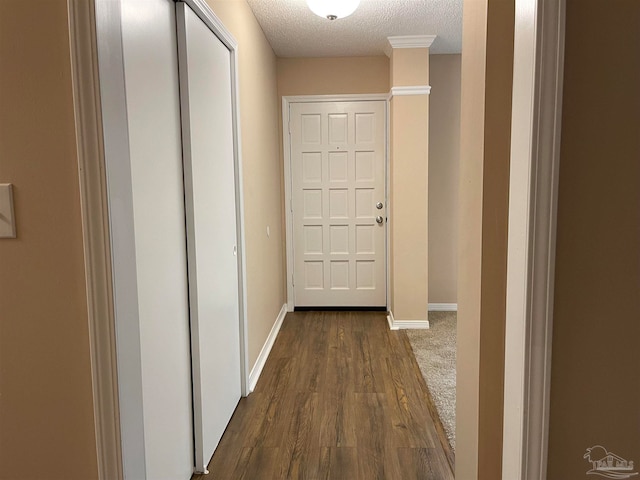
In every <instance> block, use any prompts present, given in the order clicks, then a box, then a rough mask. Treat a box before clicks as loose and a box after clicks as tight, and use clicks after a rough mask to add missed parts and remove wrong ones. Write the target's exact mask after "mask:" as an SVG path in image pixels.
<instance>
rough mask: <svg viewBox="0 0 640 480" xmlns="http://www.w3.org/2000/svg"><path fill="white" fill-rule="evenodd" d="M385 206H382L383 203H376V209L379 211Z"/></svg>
mask: <svg viewBox="0 0 640 480" xmlns="http://www.w3.org/2000/svg"><path fill="white" fill-rule="evenodd" d="M383 206H384V205H382V202H378V203H376V208H377V209H378V210H382V207H383Z"/></svg>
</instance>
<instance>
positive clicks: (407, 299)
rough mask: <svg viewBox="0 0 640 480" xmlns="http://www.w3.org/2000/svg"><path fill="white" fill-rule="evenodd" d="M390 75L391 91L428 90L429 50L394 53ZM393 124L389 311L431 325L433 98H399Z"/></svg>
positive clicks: (394, 104) (391, 107) (393, 105)
mask: <svg viewBox="0 0 640 480" xmlns="http://www.w3.org/2000/svg"><path fill="white" fill-rule="evenodd" d="M389 74H390V81H391V86H392V87H397V86H420V85H429V49H428V48H401V49H394V50H393V52H392V54H391V64H390V72H389ZM389 120H390V123H391V135H390V139H389V140H390V145H389V153H390V158H389V165H390V170H391V172H390V173H391V174H390V186H391V191H390V192H389V193H390V195H389V197H390V202H391V216H390V228H391V235H390V236H391V250H390V251H391V258H390V261H389V263H390V265H391V275H390V281H391V288H390V290H391V302H390V303H391V305H390V309H391V311H392V313H393V316H394V318H395V319H396V320H401V321H402V320H426V319H427V303H428V278H427V277H428V275H427V273H428V263H427V262H428V259H427V251H428V248H427V238H428V219H427V210H428V185H429V168H428V167H429V135H428V134H426V133H427V132H429V96H428V95H417V96H413V95H411V96H394V97H393V98H392V99H391V102H390V103H389Z"/></svg>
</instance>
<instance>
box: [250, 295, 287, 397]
mask: <svg viewBox="0 0 640 480" xmlns="http://www.w3.org/2000/svg"><path fill="white" fill-rule="evenodd" d="M286 315H287V304H286V303H285V304H284V305H282V308H281V309H280V313H278V317H277V318H276V321H275V323H274V324H273V327H271V331H270V332H269V335H268V336H267V340H266V341H265V342H264V345H263V346H262V350H260V355H258V359H257V360H256V363H255V364H254V365H253V368H252V369H251V373H250V374H249V393H251V392H253V390H254V389H255V388H256V384H257V383H258V379H259V378H260V374H261V373H262V369H263V368H264V364H265V363H266V362H267V358H268V357H269V353H271V349H272V348H273V344H274V343H275V341H276V337H277V336H278V332H279V331H280V327H282V322H283V321H284V317H285V316H286Z"/></svg>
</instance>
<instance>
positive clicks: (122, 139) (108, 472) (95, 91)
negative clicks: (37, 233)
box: [68, 0, 249, 480]
mask: <svg viewBox="0 0 640 480" xmlns="http://www.w3.org/2000/svg"><path fill="white" fill-rule="evenodd" d="M183 1H184V3H186V4H188V5H189V6H190V7H191V9H192V10H193V11H194V12H195V13H196V14H197V15H198V16H199V17H200V18H201V19H202V20H203V21H204V22H205V23H206V24H207V25H208V26H209V28H210V29H211V30H212V31H213V32H214V33H215V34H216V35H217V36H218V38H219V39H220V40H221V41H222V42H223V43H224V44H225V45H226V46H227V48H229V50H230V52H231V62H232V66H231V70H232V90H233V98H232V105H233V135H234V153H235V155H234V157H235V158H234V161H235V177H236V178H235V182H236V192H237V193H236V196H237V199H236V200H237V208H238V214H237V216H238V232H237V234H238V256H239V265H240V268H239V272H238V273H239V296H240V297H239V298H240V299H241V301H240V352H241V355H240V356H241V358H240V364H241V375H242V378H241V386H242V395H243V396H246V395H248V394H249V382H248V380H249V364H248V363H249V362H248V343H247V341H248V336H247V316H246V312H247V299H246V256H245V235H244V202H243V197H244V196H243V190H242V189H243V187H242V178H243V173H242V152H241V137H240V108H239V105H240V103H239V80H238V44H237V42H236V40H235V39H234V37H233V36H232V35H231V33H230V32H229V31H228V30H227V29H226V28H225V27H224V25H223V24H222V22H221V21H220V20H219V19H218V18H217V17H216V15H215V14H214V12H213V11H212V10H211V8H210V7H209V6H208V5H207V4H206V2H205V1H204V0H183ZM68 12H69V31H70V46H71V65H72V80H73V98H74V110H75V121H76V136H77V144H78V170H79V182H80V204H81V209H82V229H83V241H84V252H85V277H86V285H87V307H88V308H87V309H88V321H89V336H90V349H91V372H92V377H93V397H94V419H95V428H96V445H97V450H98V475H99V478H100V479H102V480H122V479H123V478H124V473H123V455H122V451H123V440H124V439H123V438H122V435H121V424H120V422H121V418H120V415H121V412H120V405H119V398H118V381H119V379H118V370H117V351H116V341H115V337H116V334H115V332H116V325H117V322H118V314H117V313H118V310H119V309H123V308H124V309H125V310H128V311H137V308H136V307H137V300H136V299H135V295H129V296H128V297H131V298H127V295H123V296H120V297H119V298H117V297H116V295H115V293H116V292H117V291H119V290H122V288H123V286H120V287H119V286H118V285H117V284H116V283H115V282H114V280H115V279H114V269H115V268H116V265H114V264H113V254H112V252H113V245H112V241H111V238H112V233H113V232H112V231H111V228H112V227H114V226H113V225H112V224H110V217H109V196H108V190H107V175H106V171H105V166H106V162H105V157H106V155H107V154H108V152H111V154H113V153H114V152H115V153H117V154H118V155H124V158H127V157H128V155H129V152H128V134H127V132H126V129H127V123H126V103H125V95H124V78H123V71H124V63H123V56H122V39H121V32H120V25H121V13H120V12H121V4H120V1H119V0H90V1H87V0H69V2H68ZM98 28H100V29H101V31H102V32H107V33H106V35H105V36H104V37H102V38H98V36H97V29H98ZM101 42H102V43H103V44H104V46H105V47H107V48H106V50H108V51H109V58H108V60H107V61H109V62H110V65H113V66H114V67H115V68H113V69H110V70H108V71H107V74H103V75H102V76H100V74H99V68H98V44H99V43H101ZM102 61H104V59H103V60H102ZM104 88H108V89H112V91H115V92H117V94H118V97H119V99H120V102H118V104H117V105H115V104H112V105H109V106H108V108H106V109H103V105H102V102H101V93H100V92H101V89H104ZM123 119H124V120H125V121H122V120H123ZM109 137H110V138H111V142H109ZM114 139H115V140H117V141H114ZM110 149H111V150H110ZM129 189H130V185H129ZM124 190H126V186H124ZM130 227H131V226H130V225H119V226H115V228H116V229H120V231H121V232H125V231H127V229H130ZM185 255H186V252H185ZM125 281H126V282H127V283H131V282H132V279H131V278H127V279H125ZM134 292H135V289H134ZM123 301H125V302H128V304H127V305H123V304H122V302H123ZM131 302H133V303H131ZM142 454H143V452H142Z"/></svg>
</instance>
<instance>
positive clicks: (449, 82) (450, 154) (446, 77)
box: [428, 55, 462, 303]
mask: <svg viewBox="0 0 640 480" xmlns="http://www.w3.org/2000/svg"><path fill="white" fill-rule="evenodd" d="M461 59H462V57H461V55H431V57H430V58H429V83H430V85H431V95H429V242H428V243H429V253H428V256H429V303H456V302H457V301H458V295H457V293H458V285H457V283H458V182H459V170H460V64H461Z"/></svg>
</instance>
